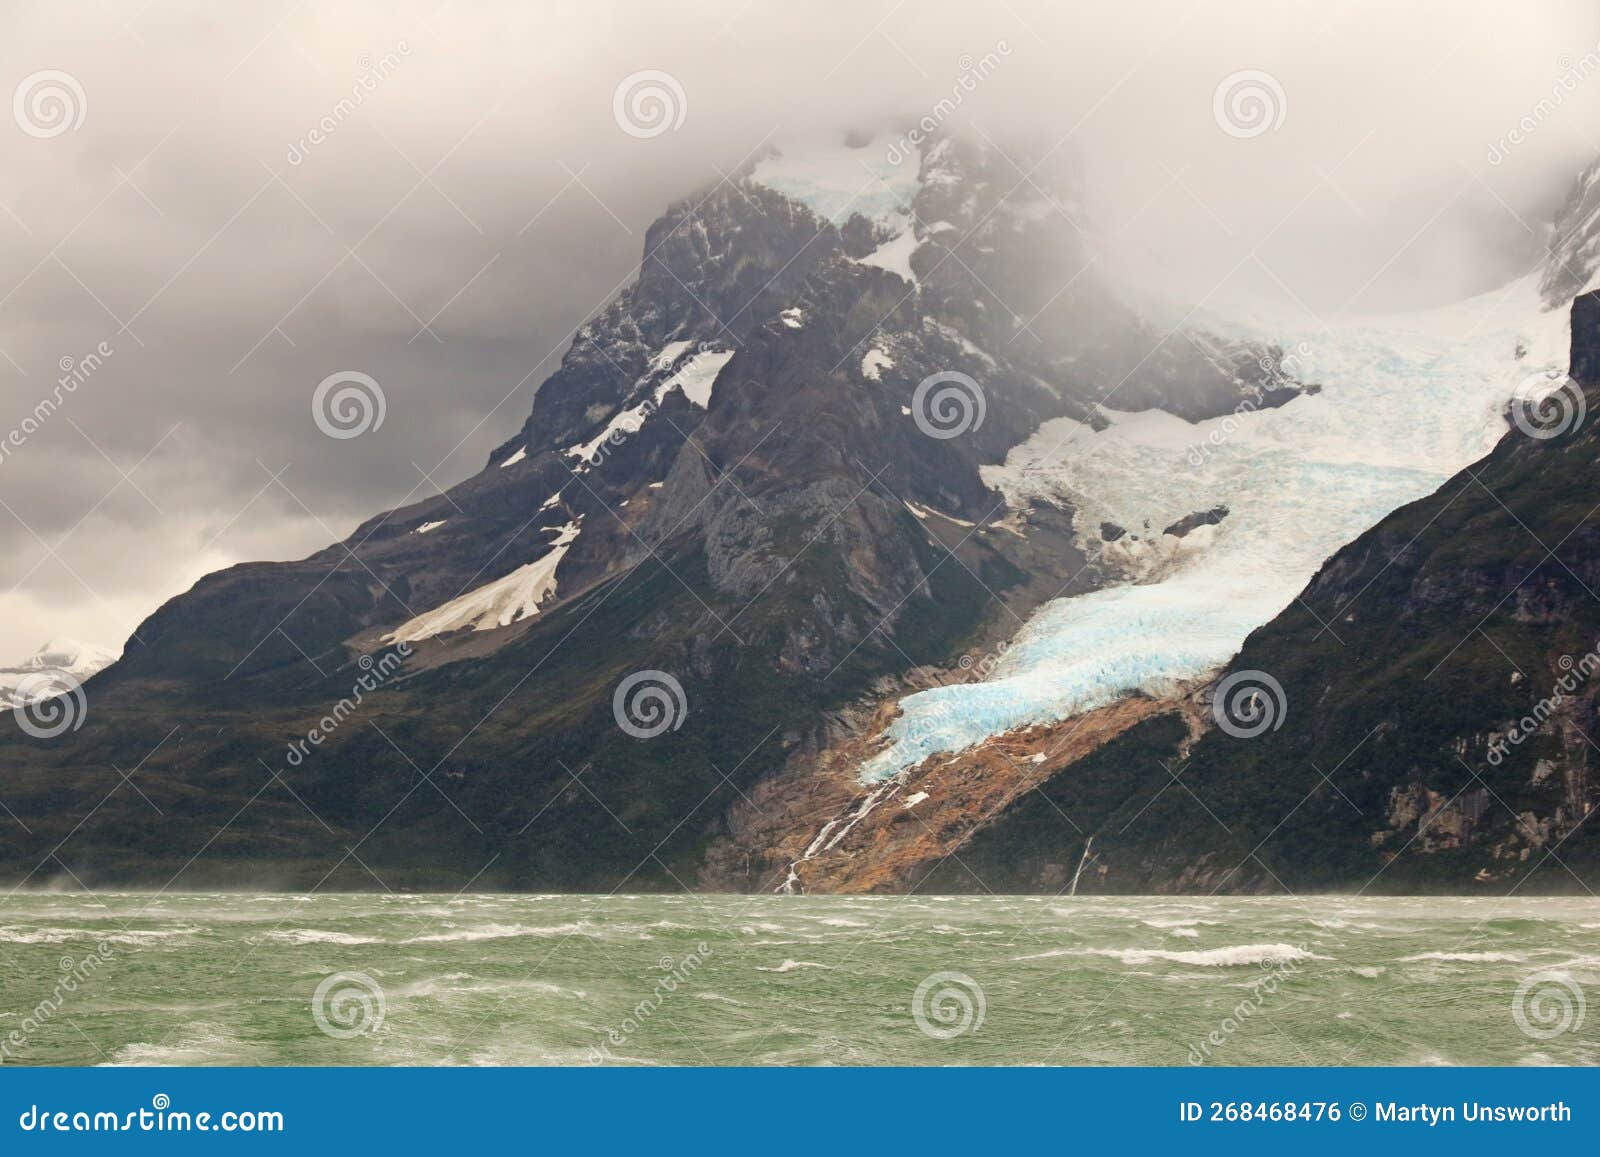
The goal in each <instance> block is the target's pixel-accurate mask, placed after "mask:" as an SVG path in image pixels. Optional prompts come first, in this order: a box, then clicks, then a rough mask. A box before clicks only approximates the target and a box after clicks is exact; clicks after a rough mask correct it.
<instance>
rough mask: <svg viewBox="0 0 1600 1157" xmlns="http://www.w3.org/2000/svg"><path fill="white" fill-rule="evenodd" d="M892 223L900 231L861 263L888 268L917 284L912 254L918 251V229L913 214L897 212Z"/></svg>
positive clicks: (898, 275) (891, 271)
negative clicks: (913, 220) (914, 223)
mask: <svg viewBox="0 0 1600 1157" xmlns="http://www.w3.org/2000/svg"><path fill="white" fill-rule="evenodd" d="M892 224H893V225H894V226H897V227H898V228H899V232H898V233H896V234H895V235H894V236H893V237H891V238H889V240H887V241H885V242H884V243H883V244H882V245H880V246H878V247H877V248H876V249H874V250H873V251H872V252H871V253H869V254H867V255H866V256H865V257H863V258H862V259H861V262H860V263H861V264H862V265H871V266H873V267H875V268H877V269H887V270H888V271H889V272H890V273H893V274H894V275H895V276H897V277H901V278H903V279H905V280H906V281H908V282H910V283H911V284H912V285H916V284H918V282H917V275H916V274H915V273H913V272H912V270H911V255H912V254H913V253H915V252H916V251H917V231H916V230H915V229H914V228H912V225H911V215H910V214H909V213H901V214H897V215H896V217H895V219H894V221H893V223H892Z"/></svg>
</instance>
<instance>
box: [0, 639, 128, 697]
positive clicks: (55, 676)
mask: <svg viewBox="0 0 1600 1157" xmlns="http://www.w3.org/2000/svg"><path fill="white" fill-rule="evenodd" d="M120 657H121V652H120V651H114V650H112V649H111V648H110V647H99V646H96V645H94V644H93V643H80V642H78V641H77V640H75V639H52V640H50V642H48V643H46V644H45V645H44V646H42V647H40V648H39V649H38V650H37V651H35V652H34V653H33V654H32V655H30V656H29V657H28V658H27V659H25V660H23V661H22V663H20V664H18V665H17V666H15V667H0V707H15V706H18V705H19V704H22V703H32V702H36V701H38V700H40V699H51V698H54V697H55V696H57V695H60V694H63V693H64V692H66V691H68V690H70V689H71V688H72V687H73V686H75V685H77V684H81V683H83V682H84V681H86V680H87V679H88V678H89V677H90V676H92V675H95V674H97V673H98V672H100V671H103V670H104V669H105V668H107V667H109V666H111V664H113V663H115V662H116V661H117V659H118V658H120Z"/></svg>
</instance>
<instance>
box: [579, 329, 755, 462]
mask: <svg viewBox="0 0 1600 1157" xmlns="http://www.w3.org/2000/svg"><path fill="white" fill-rule="evenodd" d="M672 344H673V345H677V344H679V343H677V342H674V343H672ZM684 344H685V346H687V344H688V343H684ZM671 348H672V346H668V347H667V350H670V349H671ZM667 350H663V351H662V354H661V355H658V357H657V358H656V364H658V365H663V366H665V365H671V364H672V360H674V359H667V360H665V361H663V359H664V358H665V355H666V352H667ZM675 357H676V355H674V358H675ZM732 357H733V351H732V350H702V351H701V352H700V353H697V354H695V355H694V356H693V357H692V358H689V359H688V360H687V361H685V362H684V363H683V365H682V366H680V367H679V368H678V371H677V372H676V373H674V374H673V375H672V376H671V377H669V378H667V379H666V380H664V381H663V382H661V383H660V384H659V385H658V386H656V387H655V389H654V390H653V391H652V392H651V393H650V394H649V395H648V396H647V397H646V398H645V399H644V400H643V401H641V402H639V403H638V404H637V405H634V406H629V407H628V408H627V409H625V410H619V411H618V412H617V413H616V414H614V415H612V417H611V420H610V421H609V422H607V423H606V424H605V426H604V427H603V428H602V429H601V431H600V432H599V433H598V434H596V435H595V436H594V437H593V438H590V439H589V440H588V441H587V442H579V443H577V444H576V445H574V446H569V447H567V454H568V455H569V456H571V457H573V458H576V459H578V460H579V461H580V462H590V461H592V460H593V459H594V456H595V451H596V450H598V449H599V448H600V447H601V446H602V445H604V444H605V443H606V442H608V441H610V440H611V439H613V438H621V437H626V436H628V435H630V434H637V433H638V432H639V431H640V430H642V429H643V428H644V424H645V423H646V422H647V421H649V419H650V416H651V415H652V414H654V413H655V412H656V410H657V409H659V408H660V406H661V403H662V402H663V401H664V400H665V399H666V397H667V395H668V394H670V393H672V391H673V390H682V391H683V396H684V397H686V398H688V399H689V401H691V402H693V403H694V404H695V405H697V406H699V407H700V408H701V409H702V410H703V409H705V408H706V407H708V406H709V405H710V404H711V389H712V387H713V386H714V385H715V384H716V380H717V375H718V374H719V373H721V372H722V367H723V366H725V365H727V364H728V362H729V360H730V359H732Z"/></svg>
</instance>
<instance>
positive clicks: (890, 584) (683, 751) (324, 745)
mask: <svg viewBox="0 0 1600 1157" xmlns="http://www.w3.org/2000/svg"><path fill="white" fill-rule="evenodd" d="M880 156H881V152H880V151H879V150H877V149H875V148H873V147H870V146H869V147H863V148H858V149H844V148H838V149H833V150H823V151H821V152H819V153H815V154H811V153H804V152H797V153H794V154H792V155H774V156H770V157H765V158H762V159H760V160H759V161H758V162H756V163H755V164H753V165H752V166H750V167H749V168H748V169H747V170H746V171H745V172H744V173H742V174H740V175H739V176H738V177H737V178H736V179H734V180H730V181H725V182H722V183H720V184H719V185H717V186H716V187H714V188H712V189H710V190H707V191H704V192H702V193H701V194H698V195H697V196H695V197H693V198H691V199H689V200H686V201H684V202H681V203H679V204H677V205H674V206H673V207H672V208H671V209H669V210H668V212H667V213H666V214H665V215H664V216H663V217H662V218H661V219H660V220H659V221H657V222H656V223H655V224H654V225H653V226H652V227H651V229H650V230H649V232H648V235H647V237H646V241H645V251H644V257H643V260H642V262H641V265H640V270H639V276H638V279H637V281H636V282H635V283H634V284H633V285H632V286H630V287H629V288H628V289H627V290H625V291H624V292H623V293H622V294H621V295H619V296H618V298H617V299H616V300H615V301H613V302H612V303H611V304H610V305H609V306H607V307H606V308H605V309H604V310H602V311H601V312H600V313H599V314H598V315H597V316H596V317H594V318H593V319H592V320H591V321H590V322H589V323H588V324H586V325H585V326H584V327H583V328H582V329H580V330H579V332H578V333H577V335H576V336H575V338H574V340H573V342H572V346H571V348H570V349H569V350H568V351H567V354H566V356H565V358H564V359H563V362H562V365H561V367H560V368H559V369H558V370H557V372H556V373H555V374H554V375H552V377H551V378H550V379H549V380H547V381H546V382H545V383H544V384H543V385H542V387H541V388H540V390H539V392H538V394H537V397H536V400H535V402H534V405H533V409H532V413H531V414H530V416H529V419H528V421H527V423H526V424H525V425H524V427H523V429H522V430H521V431H520V432H519V433H518V435H517V436H516V437H515V438H513V439H512V440H511V441H509V442H508V443H507V444H506V445H504V446H503V447H502V448H500V449H499V450H498V451H496V452H495V454H494V455H493V456H492V457H491V461H490V462H489V463H488V464H487V465H486V467H485V468H484V470H483V471H482V472H481V473H479V474H478V475H477V476H475V477H473V478H471V479H468V480H467V481H465V482H463V483H461V484H460V485H459V486H456V487H454V488H452V489H451V490H450V491H449V492H447V493H445V494H442V495H439V496H437V497H435V498H431V499H429V500H426V501H424V502H420V503H417V504H415V505H413V506H410V507H406V508H404V509H401V510H395V511H390V512H388V513H386V514H383V515H381V516H379V517H376V518H374V519H372V520H370V521H369V522H367V523H365V524H364V525H362V526H361V527H359V528H358V529H357V530H356V531H355V533H354V534H352V535H351V536H350V538H349V539H347V540H346V541H344V542H341V543H336V544H334V545H332V546H330V547H329V548H327V549H326V550H324V551H322V552H319V553H318V554H316V555H313V556H312V557H310V558H308V559H305V560H302V561H300V562H294V563H258V564H249V565H244V566H238V567H234V568H231V569H229V570H226V571H223V572H220V573H217V574H213V575H210V576H207V577H206V578H205V579H203V580H202V581H201V582H200V583H198V584H197V585H196V586H195V587H194V589H192V590H191V591H189V592H188V593H187V594H185V595H183V596H181V597H179V598H176V599H174V600H172V601H171V602H169V603H168V604H166V605H165V606H163V607H161V608H160V609H159V610H158V611H156V613H155V614H153V615H152V616H151V617H150V618H149V619H148V620H147V621H146V622H145V623H144V624H142V625H141V627H140V628H139V630H138V632H137V635H136V637H135V639H134V640H132V641H131V643H130V645H129V647H128V649H127V652H126V654H125V655H124V657H123V658H122V660H121V661H120V662H118V663H117V664H116V665H115V666H113V667H112V668H111V669H109V670H108V671H106V672H105V673H103V674H102V675H100V676H98V677H97V678H95V679H94V680H93V681H92V682H91V683H90V684H89V685H88V687H87V688H86V696H85V698H84V703H83V707H84V708H85V709H84V710H81V711H80V712H79V713H78V715H77V716H76V717H74V718H73V719H72V720H71V722H72V724H73V725H74V726H68V727H66V728H64V729H61V730H60V732H59V733H55V731H56V729H55V728H53V727H52V728H43V727H41V726H38V725H35V726H32V727H28V726H24V727H22V728H20V729H19V730H17V731H15V732H8V734H6V735H5V736H4V738H3V739H0V766H3V767H4V768H5V781H4V785H3V793H0V794H3V797H4V800H5V803H6V804H7V806H8V807H9V808H10V809H12V811H13V812H14V813H15V816H16V820H17V823H16V825H15V827H16V830H15V831H13V832H11V833H10V838H8V839H7V841H6V842H5V844H4V846H3V857H4V866H5V870H6V872H7V873H8V874H10V875H12V876H14V877H16V878H18V879H27V880H30V881H32V882H34V883H38V882H40V881H42V880H46V879H53V878H56V877H60V876H64V875H70V876H71V877H74V878H76V879H78V880H80V881H83V882H86V883H155V884H165V883H167V882H168V881H169V880H171V879H173V878H174V877H177V878H178V879H180V880H181V881H182V882H183V883H185V884H188V885H197V884H200V883H230V884H238V883H256V884H260V883H273V882H275V883H282V884H284V885H285V886H294V887H309V886H313V885H317V884H321V885H322V886H325V887H375V886H379V883H378V881H379V880H380V879H381V881H382V883H383V884H387V885H393V886H450V887H458V886H462V885H464V884H466V883H468V882H469V881H471V882H473V883H474V884H475V885H476V886H483V887H491V886H493V887H528V888H555V887H562V888H585V887H589V888H607V889H609V888H613V887H621V886H627V887H634V888H641V887H643V888H650V887H677V886H679V882H680V881H688V882H692V881H694V880H695V879H696V878H697V877H698V876H699V873H700V870H701V865H702V859H703V856H704V853H705V851H706V849H707V848H708V847H709V846H711V845H712V843H713V842H714V841H716V840H717V839H718V838H719V836H720V835H721V834H722V833H723V832H724V831H725V830H726V827H727V822H728V821H727V815H728V812H729V809H730V807H731V806H732V805H734V804H736V803H741V801H742V799H743V797H744V795H745V794H746V792H747V791H748V790H750V789H753V788H754V786H755V784H756V783H757V782H758V781H759V780H761V779H762V778H763V777H764V776H766V775H769V774H771V773H772V772H773V771H774V770H775V769H776V768H778V767H781V766H785V765H798V764H803V763H804V762H805V760H806V758H807V753H808V752H813V751H816V750H819V749H821V748H822V747H824V746H826V745H827V744H828V743H829V742H831V741H832V739H834V738H836V737H837V736H838V734H840V731H839V728H840V727H841V726H843V724H841V723H840V722H839V721H840V720H841V719H843V718H845V716H847V715H848V713H849V712H850V711H852V710H855V709H856V705H859V704H861V703H863V702H867V701H870V700H871V699H872V698H873V697H874V696H876V695H878V694H881V693H882V692H883V691H884V690H887V689H889V688H891V687H895V686H902V687H903V686H907V685H909V686H911V687H915V686H918V685H921V684H924V683H925V682H926V681H927V680H928V679H929V678H930V676H929V674H928V669H929V665H932V666H935V667H937V666H939V665H948V664H954V663H955V662H956V661H957V659H958V657H959V656H960V655H961V654H962V652H963V650H968V649H975V648H978V647H981V646H984V645H986V644H989V643H992V642H994V641H997V640H998V639H1000V638H1001V637H1003V635H1004V634H1006V633H1009V630H1010V625H1011V624H1014V623H1015V622H1019V621H1021V620H1022V619H1023V618H1025V617H1026V616H1027V614H1028V613H1029V612H1030V611H1031V610H1032V608H1033V607H1035V606H1036V605H1038V604H1039V603H1040V602H1041V601H1043V600H1045V599H1047V598H1051V597H1055V596H1058V595H1060V594H1062V593H1064V592H1065V593H1071V592H1073V591H1083V590H1089V589H1092V588H1093V587H1094V586H1095V585H1096V584H1097V583H1099V582H1100V581H1101V579H1102V575H1101V571H1100V568H1099V567H1097V566H1093V565H1085V563H1086V560H1085V558H1084V556H1083V554H1082V552H1081V550H1080V549H1079V546H1078V545H1077V543H1076V541H1075V535H1074V530H1073V525H1072V510H1071V506H1070V504H1066V503H1062V504H1056V505H1052V506H1044V507H1040V508H1037V509H1015V508H1010V507H1008V506H1007V503H1006V500H1005V498H1004V497H1003V495H1002V494H1001V493H999V492H998V491H997V490H996V489H994V488H993V487H992V486H991V485H990V484H989V483H988V482H986V481H985V479H984V477H983V475H982V473H981V472H980V467H982V466H984V465H987V464H992V463H996V462H999V461H1002V460H1003V459H1004V457H1005V455H1006V453H1007V452H1008V450H1010V449H1011V448H1012V447H1014V446H1016V445H1018V444H1019V443H1021V442H1023V441H1024V440H1026V439H1027V438H1028V437H1029V436H1030V435H1032V434H1033V433H1034V432H1035V431H1036V430H1037V429H1039V427H1040V426H1041V424H1043V423H1045V422H1048V421H1050V420H1052V419H1059V418H1072V419H1081V420H1083V421H1084V422H1086V423H1089V424H1091V425H1096V426H1099V425H1103V424H1104V421H1105V419H1104V418H1103V417H1102V416H1101V415H1100V414H1099V413H1098V412H1097V411H1096V409H1095V403H1096V401H1097V400H1098V399H1099V398H1101V397H1103V396H1107V395H1109V394H1110V393H1111V392H1113V391H1119V397H1120V398H1122V399H1123V401H1121V402H1119V404H1121V405H1124V406H1132V407H1135V408H1137V407H1140V406H1156V405H1163V406H1167V407H1169V408H1171V409H1173V410H1175V411H1179V412H1182V413H1184V414H1186V415H1189V416H1192V417H1204V416H1208V415H1211V414H1223V413H1227V412H1230V411H1231V410H1233V409H1234V408H1236V407H1238V406H1240V405H1242V404H1247V405H1249V406H1251V407H1260V406H1269V407H1270V406H1275V405H1281V404H1283V403H1285V402H1287V401H1289V400H1290V399H1292V398H1294V397H1295V396H1296V395H1297V394H1298V393H1299V390H1300V387H1299V386H1298V384H1297V383H1296V382H1295V381H1294V380H1293V377H1292V375H1291V373H1290V372H1288V371H1287V370H1285V369H1284V368H1283V367H1282V361H1283V355H1282V351H1281V350H1280V349H1277V348H1275V347H1273V346H1272V345H1271V344H1270V343H1266V342H1260V341H1253V340H1247V339H1239V338H1234V339H1225V338H1221V337H1215V336H1210V335H1205V334H1199V333H1196V332H1193V331H1188V332H1179V331H1176V330H1174V331H1172V332H1167V331H1165V330H1157V329H1155V328H1153V327H1151V326H1150V325H1149V324H1148V323H1147V322H1146V321H1144V320H1143V319H1142V318H1140V317H1139V316H1138V315H1137V314H1135V313H1134V312H1133V311H1131V310H1129V309H1127V308H1126V307H1124V306H1122V305H1120V304H1119V303H1118V302H1117V301H1116V299H1115V298H1114V297H1113V295H1112V294H1111V293H1110V292H1109V291H1108V290H1107V288H1106V286H1105V285H1104V283H1103V282H1102V281H1101V279H1100V278H1099V276H1098V273H1097V270H1096V269H1095V267H1094V264H1093V262H1092V261H1091V260H1090V258H1091V257H1092V254H1090V253H1089V252H1088V250H1087V249H1086V248H1085V244H1084V242H1083V240H1082V238H1081V236H1080V234H1079V232H1078V228H1077V226H1076V225H1075V223H1074V222H1072V221H1071V220H1070V217H1071V214H1070V212H1069V206H1070V205H1072V204H1073V203H1074V202H1073V192H1072V191H1071V190H1062V191H1058V194H1057V196H1059V198H1060V199H1059V200H1058V199H1056V197H1054V196H1046V195H1044V194H1039V193H1036V192H1034V191H1031V190H1030V191H1026V195H1024V194H1023V193H1018V192H1017V190H1018V188H1019V187H1020V182H1019V181H1017V180H1016V176H1015V174H1014V173H1013V172H1012V171H1011V169H1010V162H1009V161H1007V160H1005V159H1004V158H1003V157H1001V156H1000V155H999V154H998V153H996V152H994V151H993V150H990V149H986V148H978V147H974V146H970V145H966V144H963V143H960V142H957V141H953V140H947V141H943V142H940V143H939V144H938V145H936V146H934V147H933V148H931V149H930V150H929V151H928V152H927V153H926V154H925V155H924V156H922V157H921V158H920V159H917V158H913V159H912V160H911V161H910V162H909V163H908V164H907V165H902V166H900V167H898V168H886V167H885V166H884V164H883V162H882V161H881V160H880V159H879V158H880ZM841 168H842V170H843V172H844V173H845V174H846V175H847V176H848V181H847V182H844V183H842V184H841V182H840V181H839V180H838V179H836V178H835V174H837V173H838V172H839V171H840V170H841ZM958 251H959V252H958ZM1064 270H1077V271H1078V275H1076V276H1073V278H1072V280H1071V281H1068V283H1067V284H1066V285H1065V286H1063V284H1062V283H1063V281H1065V280H1067V275H1066V274H1064V273H1063V271H1064ZM930 378H931V379H933V380H932V381H931V383H930V382H929V379H930ZM952 435H955V436H952ZM1185 513H1188V512H1185ZM636 675H637V676H640V679H639V680H635V678H634V677H635V676H636ZM652 688H655V689H656V690H657V691H659V693H660V697H659V698H655V697H652V696H653V695H654V692H652V690H651V689H652ZM641 696H642V697H641ZM614 699H615V700H616V703H615V704H614ZM653 707H655V708H662V707H664V709H665V710H667V711H668V712H669V715H668V722H667V723H663V724H661V725H660V726H659V727H658V726H655V724H656V723H657V722H659V720H658V719H656V718H652V717H650V716H649V714H648V713H649V711H650V710H651V709H652V708H653ZM641 712H642V713H643V714H642V715H641V714H640V713H641ZM841 713H842V714H841ZM45 731H49V732H51V733H50V734H41V733H42V732H45ZM643 735H648V738H641V736H643ZM118 769H121V770H118ZM129 769H132V770H129ZM124 773H126V778H125V776H124ZM767 883H768V882H767V881H765V880H761V879H757V878H754V877H752V878H749V879H744V880H740V881H738V886H748V887H764V886H767Z"/></svg>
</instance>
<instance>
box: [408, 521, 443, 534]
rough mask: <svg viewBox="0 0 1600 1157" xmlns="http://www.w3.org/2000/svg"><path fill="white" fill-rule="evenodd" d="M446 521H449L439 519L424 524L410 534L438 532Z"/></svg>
mask: <svg viewBox="0 0 1600 1157" xmlns="http://www.w3.org/2000/svg"><path fill="white" fill-rule="evenodd" d="M447 521H449V520H448V519H444V518H441V519H438V520H437V521H434V522H424V523H423V524H422V525H421V526H419V527H417V529H415V530H413V531H412V532H411V533H412V534H428V533H430V532H432V531H435V530H438V529H439V528H440V527H441V526H443V525H444V524H445V523H446V522H447Z"/></svg>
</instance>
